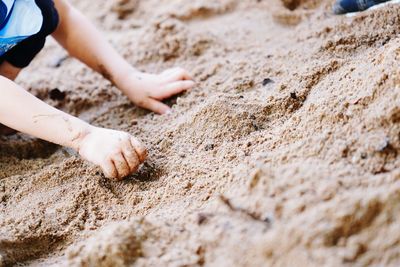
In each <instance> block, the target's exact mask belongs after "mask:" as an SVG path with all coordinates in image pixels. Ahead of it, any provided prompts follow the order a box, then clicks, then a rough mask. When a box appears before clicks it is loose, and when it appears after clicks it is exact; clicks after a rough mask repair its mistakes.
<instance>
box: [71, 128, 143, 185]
mask: <svg viewBox="0 0 400 267" xmlns="http://www.w3.org/2000/svg"><path fill="white" fill-rule="evenodd" d="M78 152H79V154H80V155H81V156H82V157H83V158H84V159H86V160H88V161H90V162H92V163H94V164H96V165H98V166H100V167H101V169H102V170H103V172H104V175H105V176H106V177H107V178H114V179H119V180H121V179H123V178H124V177H126V176H128V175H129V174H132V173H134V172H136V171H137V170H138V168H139V166H140V164H142V163H143V162H144V160H145V159H146V157H147V151H146V148H145V147H144V146H143V145H142V144H141V143H140V142H139V141H138V140H137V139H136V138H134V137H133V136H131V135H130V134H128V133H125V132H120V131H114V130H109V129H103V128H97V127H93V128H91V130H90V131H89V133H88V134H86V135H85V136H84V137H83V138H82V140H80V141H79V145H78Z"/></svg>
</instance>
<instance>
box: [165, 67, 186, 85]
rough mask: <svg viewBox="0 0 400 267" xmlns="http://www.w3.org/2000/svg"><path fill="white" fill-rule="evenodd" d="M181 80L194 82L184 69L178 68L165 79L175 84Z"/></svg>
mask: <svg viewBox="0 0 400 267" xmlns="http://www.w3.org/2000/svg"><path fill="white" fill-rule="evenodd" d="M180 80H193V78H192V76H191V75H190V74H189V72H187V71H186V70H184V69H182V68H176V69H174V71H173V72H171V73H169V74H168V75H167V77H166V78H165V80H164V81H165V82H166V83H169V82H175V81H180Z"/></svg>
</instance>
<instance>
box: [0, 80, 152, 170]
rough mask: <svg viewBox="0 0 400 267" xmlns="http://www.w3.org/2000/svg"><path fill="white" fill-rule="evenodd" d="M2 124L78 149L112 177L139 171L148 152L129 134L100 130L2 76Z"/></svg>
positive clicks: (0, 103) (84, 156)
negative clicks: (41, 99)
mask: <svg viewBox="0 0 400 267" xmlns="http://www.w3.org/2000/svg"><path fill="white" fill-rule="evenodd" d="M0 95H1V97H0V122H1V123H2V124H5V125H6V126H8V127H11V128H13V129H15V130H18V131H21V132H24V133H27V134H30V135H33V136H36V137H38V138H41V139H44V140H47V141H49V142H53V143H56V144H59V145H63V146H67V147H70V148H73V149H75V150H76V151H78V152H79V154H80V155H81V156H82V157H83V158H85V159H86V160H88V161H90V162H92V163H94V164H96V165H99V166H100V167H101V168H102V169H103V172H104V174H105V175H106V176H107V177H110V178H123V177H125V176H127V175H128V174H130V173H132V172H134V171H136V170H137V168H138V167H139V165H140V164H141V163H142V162H143V161H144V160H145V157H146V150H145V149H144V148H143V146H142V145H141V144H140V142H138V141H137V140H136V139H135V138H133V137H132V136H130V135H129V134H127V133H124V132H119V131H113V130H107V129H102V128H97V127H94V126H91V125H89V124H88V123H86V122H84V121H82V120H80V119H78V118H76V117H73V116H71V115H68V114H66V113H64V112H62V111H59V110H57V109H55V108H53V107H51V106H49V105H47V104H46V103H44V102H42V101H40V100H39V99H37V98H36V97H34V96H33V95H31V94H30V93H28V92H27V91H25V90H24V89H22V88H21V87H19V86H18V85H17V84H15V83H14V82H12V81H11V80H8V79H7V78H4V77H2V76H0Z"/></svg>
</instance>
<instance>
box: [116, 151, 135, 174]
mask: <svg viewBox="0 0 400 267" xmlns="http://www.w3.org/2000/svg"><path fill="white" fill-rule="evenodd" d="M112 159H113V162H114V165H115V167H116V169H117V172H118V176H117V177H118V179H122V178H124V177H126V176H128V175H129V174H130V173H131V170H130V168H129V165H128V163H127V162H126V160H125V158H124V156H123V155H122V153H119V154H116V155H114V156H113V158H112Z"/></svg>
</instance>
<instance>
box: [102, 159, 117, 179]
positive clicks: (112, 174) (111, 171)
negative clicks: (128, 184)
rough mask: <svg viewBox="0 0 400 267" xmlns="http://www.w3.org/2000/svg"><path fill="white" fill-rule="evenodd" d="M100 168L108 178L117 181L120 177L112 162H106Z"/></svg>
mask: <svg viewBox="0 0 400 267" xmlns="http://www.w3.org/2000/svg"><path fill="white" fill-rule="evenodd" d="M100 167H101V169H102V171H103V173H104V176H106V177H107V178H112V179H115V178H117V177H118V172H117V169H116V168H115V165H114V163H113V162H112V161H111V160H106V161H105V162H104V163H103V164H101V166H100Z"/></svg>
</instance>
